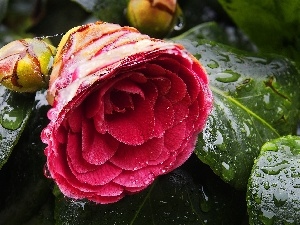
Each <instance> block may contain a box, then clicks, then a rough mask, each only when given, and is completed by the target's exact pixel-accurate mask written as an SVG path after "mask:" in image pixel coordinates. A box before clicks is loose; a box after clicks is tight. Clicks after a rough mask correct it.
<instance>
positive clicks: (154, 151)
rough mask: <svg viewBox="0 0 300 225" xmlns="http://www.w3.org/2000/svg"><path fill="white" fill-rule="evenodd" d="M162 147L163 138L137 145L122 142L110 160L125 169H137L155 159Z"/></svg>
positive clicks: (160, 152)
mask: <svg viewBox="0 0 300 225" xmlns="http://www.w3.org/2000/svg"><path fill="white" fill-rule="evenodd" d="M163 148H164V145H163V139H158V138H153V139H151V140H148V141H147V142H145V143H143V144H142V145H138V146H129V145H124V144H122V145H120V147H119V149H118V151H117V152H116V154H115V155H114V156H113V157H112V158H111V159H110V162H112V163H113V164H114V165H116V166H118V167H120V168H122V169H125V170H137V169H140V168H143V167H145V166H147V165H148V164H149V161H151V160H156V159H157V157H159V156H160V155H161V154H162V151H163V150H164V149H163ZM162 160H163V159H162ZM161 162H162V161H161ZM158 163H159V160H158Z"/></svg>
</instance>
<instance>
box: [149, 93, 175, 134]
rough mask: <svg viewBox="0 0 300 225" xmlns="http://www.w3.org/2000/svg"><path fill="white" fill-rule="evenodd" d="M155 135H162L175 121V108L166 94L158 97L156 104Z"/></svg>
mask: <svg viewBox="0 0 300 225" xmlns="http://www.w3.org/2000/svg"><path fill="white" fill-rule="evenodd" d="M154 117H155V127H154V134H155V137H161V136H162V135H163V134H164V132H165V130H167V129H168V128H170V127H171V126H172V125H173V122H174V109H173V106H172V104H171V102H170V101H169V100H168V99H167V98H165V97H164V96H161V97H158V99H157V101H156V104H155V106H154Z"/></svg>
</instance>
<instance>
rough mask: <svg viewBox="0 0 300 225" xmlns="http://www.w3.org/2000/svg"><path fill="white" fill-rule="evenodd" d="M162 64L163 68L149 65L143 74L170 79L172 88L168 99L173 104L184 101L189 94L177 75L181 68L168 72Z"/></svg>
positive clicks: (167, 95)
mask: <svg viewBox="0 0 300 225" xmlns="http://www.w3.org/2000/svg"><path fill="white" fill-rule="evenodd" d="M161 64H162V65H161V66H160V65H155V64H147V68H146V69H145V70H144V71H143V72H144V73H145V74H147V76H148V77H164V78H167V79H169V81H170V82H171V88H170V90H169V92H168V93H167V94H166V97H167V98H168V99H169V100H170V101H171V102H172V103H175V102H178V101H180V100H182V99H183V98H184V96H185V95H186V93H187V87H186V85H185V83H184V81H183V80H182V79H181V78H180V77H179V75H178V74H177V73H176V71H178V70H179V68H172V70H168V69H165V67H164V64H163V63H161ZM173 66H179V67H182V66H181V65H177V64H175V65H173ZM171 71H172V72H171ZM173 71H175V72H173Z"/></svg>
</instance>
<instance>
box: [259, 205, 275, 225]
mask: <svg viewBox="0 0 300 225" xmlns="http://www.w3.org/2000/svg"><path fill="white" fill-rule="evenodd" d="M274 220H275V213H274V212H272V211H268V210H264V209H262V214H261V215H260V221H261V222H262V223H263V224H264V225H273V224H274Z"/></svg>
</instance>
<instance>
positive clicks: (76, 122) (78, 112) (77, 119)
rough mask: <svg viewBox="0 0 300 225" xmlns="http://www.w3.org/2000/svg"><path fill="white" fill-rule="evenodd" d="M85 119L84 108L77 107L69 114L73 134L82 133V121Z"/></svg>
mask: <svg viewBox="0 0 300 225" xmlns="http://www.w3.org/2000/svg"><path fill="white" fill-rule="evenodd" d="M82 119H83V115H82V107H80V106H78V107H76V108H75V109H74V110H73V111H72V112H70V113H69V114H68V123H69V126H70V128H71V130H72V131H73V132H81V121H82Z"/></svg>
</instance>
